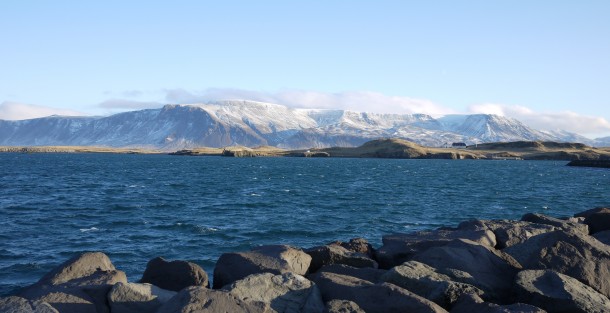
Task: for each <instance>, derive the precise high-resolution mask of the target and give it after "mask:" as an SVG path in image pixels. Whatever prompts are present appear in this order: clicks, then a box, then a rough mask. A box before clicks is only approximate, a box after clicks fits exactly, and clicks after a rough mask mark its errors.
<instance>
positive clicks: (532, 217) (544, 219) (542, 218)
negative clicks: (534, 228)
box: [521, 213, 589, 235]
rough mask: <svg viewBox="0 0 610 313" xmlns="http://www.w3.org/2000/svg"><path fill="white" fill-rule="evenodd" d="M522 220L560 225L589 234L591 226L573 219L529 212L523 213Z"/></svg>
mask: <svg viewBox="0 0 610 313" xmlns="http://www.w3.org/2000/svg"><path fill="white" fill-rule="evenodd" d="M521 220H522V221H525V222H531V223H538V224H545V225H551V226H555V227H559V228H562V229H565V230H574V231H579V232H581V233H583V234H585V235H588V234H589V227H588V226H587V225H585V224H581V223H576V222H573V221H566V220H561V219H558V218H554V217H550V216H546V215H543V214H538V213H527V214H525V215H523V217H521Z"/></svg>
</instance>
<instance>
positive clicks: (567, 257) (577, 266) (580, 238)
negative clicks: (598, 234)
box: [504, 230, 610, 297]
mask: <svg viewBox="0 0 610 313" xmlns="http://www.w3.org/2000/svg"><path fill="white" fill-rule="evenodd" d="M504 251H505V252H506V253H508V254H510V255H512V256H513V257H514V258H515V259H516V260H517V261H519V263H521V265H523V268H524V269H550V270H554V271H556V272H559V273H561V274H565V275H569V276H571V277H573V278H576V279H578V280H580V281H581V282H582V283H584V284H586V285H589V286H590V287H593V289H595V290H597V291H598V292H600V293H601V294H603V295H605V296H606V297H608V296H610V246H607V245H604V244H603V243H601V242H599V241H597V240H595V239H594V238H592V237H590V236H588V235H583V234H582V233H580V232H574V231H570V232H566V231H562V230H558V231H554V232H550V233H546V234H542V235H538V236H535V237H532V238H530V239H529V240H527V241H525V242H523V243H521V244H518V245H514V246H512V247H509V248H506V249H504Z"/></svg>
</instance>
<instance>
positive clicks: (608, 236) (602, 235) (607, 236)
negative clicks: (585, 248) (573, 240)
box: [593, 230, 610, 246]
mask: <svg viewBox="0 0 610 313" xmlns="http://www.w3.org/2000/svg"><path fill="white" fill-rule="evenodd" d="M593 237H594V238H595V239H597V240H599V242H601V243H604V244H606V245H609V246H610V230H605V231H600V232H599V233H595V234H594V235H593Z"/></svg>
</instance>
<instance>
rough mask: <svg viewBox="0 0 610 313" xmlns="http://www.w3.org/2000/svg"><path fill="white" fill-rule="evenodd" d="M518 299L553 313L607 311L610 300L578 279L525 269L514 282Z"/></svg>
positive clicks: (609, 310) (555, 273)
mask: <svg viewBox="0 0 610 313" xmlns="http://www.w3.org/2000/svg"><path fill="white" fill-rule="evenodd" d="M515 292H516V295H517V300H519V301H522V302H526V303H529V304H532V305H535V306H538V307H540V308H543V309H545V310H547V311H548V312H550V313H553V312H574V313H602V312H610V300H608V298H607V297H606V296H604V295H602V294H600V293H599V292H597V291H595V290H594V289H593V288H591V287H589V286H587V285H585V284H583V283H581V282H579V281H578V280H576V279H574V278H572V277H570V276H567V275H563V274H560V273H557V272H554V271H551V270H525V271H521V272H519V274H517V277H516V279H515Z"/></svg>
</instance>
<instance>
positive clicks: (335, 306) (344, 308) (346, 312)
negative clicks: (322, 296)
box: [324, 300, 366, 313]
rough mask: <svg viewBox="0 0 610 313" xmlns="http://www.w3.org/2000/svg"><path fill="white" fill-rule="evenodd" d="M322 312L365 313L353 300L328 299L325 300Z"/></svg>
mask: <svg viewBox="0 0 610 313" xmlns="http://www.w3.org/2000/svg"><path fill="white" fill-rule="evenodd" d="M324 313H366V312H364V310H362V309H361V308H360V307H359V306H358V305H357V304H356V303H355V302H353V301H348V300H330V301H328V302H326V309H325V310H324Z"/></svg>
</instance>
